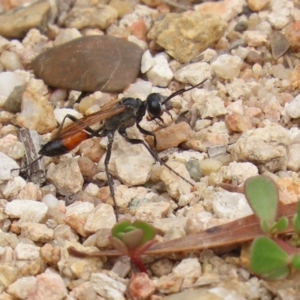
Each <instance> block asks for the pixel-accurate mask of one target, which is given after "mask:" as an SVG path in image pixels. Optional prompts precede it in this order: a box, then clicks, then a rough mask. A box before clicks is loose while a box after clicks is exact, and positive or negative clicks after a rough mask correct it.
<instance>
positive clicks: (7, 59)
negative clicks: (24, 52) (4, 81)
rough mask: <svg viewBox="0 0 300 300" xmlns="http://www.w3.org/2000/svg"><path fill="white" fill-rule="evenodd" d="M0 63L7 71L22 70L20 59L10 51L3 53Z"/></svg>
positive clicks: (0, 56)
mask: <svg viewBox="0 0 300 300" xmlns="http://www.w3.org/2000/svg"><path fill="white" fill-rule="evenodd" d="M0 63H1V64H2V66H3V67H4V68H5V69H6V70H7V71H15V70H24V66H23V65H22V62H21V60H20V57H19V56H18V54H17V53H15V52H12V51H3V52H2V53H1V55H0Z"/></svg>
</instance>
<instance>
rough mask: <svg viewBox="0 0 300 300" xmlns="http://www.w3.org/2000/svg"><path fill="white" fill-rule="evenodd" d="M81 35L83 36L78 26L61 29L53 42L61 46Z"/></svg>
mask: <svg viewBox="0 0 300 300" xmlns="http://www.w3.org/2000/svg"><path fill="white" fill-rule="evenodd" d="M79 37H81V34H80V32H79V31H78V30H77V29H76V28H66V29H61V30H60V31H59V32H58V34H57V36H56V37H55V40H54V42H53V44H54V46H59V45H61V44H64V43H67V42H70V41H72V40H74V39H76V38H79Z"/></svg>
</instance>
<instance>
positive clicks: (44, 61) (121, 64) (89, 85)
mask: <svg viewBox="0 0 300 300" xmlns="http://www.w3.org/2000/svg"><path fill="white" fill-rule="evenodd" d="M70 53H73V55H72V57H71V59H69V55H70ZM142 54H143V51H142V49H141V48H140V47H139V46H137V45H135V44H134V43H131V42H128V41H126V40H122V39H118V38H115V37H112V36H85V37H81V38H77V39H75V40H73V41H70V42H68V43H65V44H63V45H60V46H57V47H54V48H52V49H49V50H47V51H45V52H43V53H42V54H40V55H39V56H37V58H36V59H35V60H34V61H33V62H32V68H33V70H34V73H35V74H36V76H37V77H39V78H42V79H43V80H44V82H45V83H46V84H47V85H49V86H52V87H56V88H64V89H71V90H77V91H85V92H95V91H100V90H101V91H103V92H121V91H123V89H124V88H125V87H126V86H127V85H129V84H130V83H131V82H133V81H135V79H136V78H137V76H138V73H139V70H140V62H141V58H142ZM87 70H88V71H87Z"/></svg>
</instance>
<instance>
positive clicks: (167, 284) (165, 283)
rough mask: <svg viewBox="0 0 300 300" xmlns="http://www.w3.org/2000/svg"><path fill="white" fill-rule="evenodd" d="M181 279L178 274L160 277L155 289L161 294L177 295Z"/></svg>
mask: <svg viewBox="0 0 300 300" xmlns="http://www.w3.org/2000/svg"><path fill="white" fill-rule="evenodd" d="M182 282H183V277H182V276H179V275H178V274H174V273H171V274H169V275H163V276H161V277H160V278H159V279H158V280H157V282H156V283H155V287H156V289H157V290H158V291H159V292H160V293H163V294H173V293H178V292H179V291H180V290H181V286H182Z"/></svg>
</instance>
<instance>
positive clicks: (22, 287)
mask: <svg viewBox="0 0 300 300" xmlns="http://www.w3.org/2000/svg"><path fill="white" fill-rule="evenodd" d="M36 282H37V279H36V277H34V276H28V277H23V278H19V279H17V280H16V281H15V282H14V283H12V284H11V285H9V287H8V290H7V292H8V293H9V294H10V295H12V296H14V297H16V298H18V299H28V293H29V291H30V290H31V289H32V288H33V287H34V286H35V284H36Z"/></svg>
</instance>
